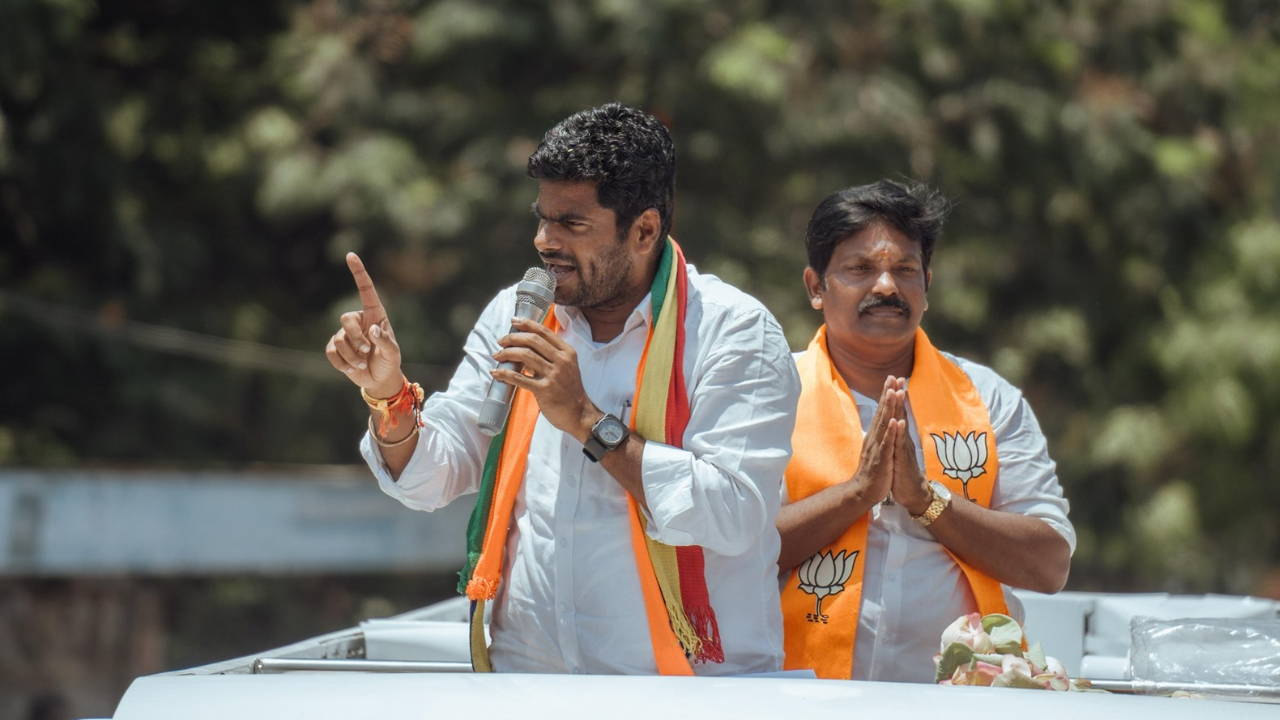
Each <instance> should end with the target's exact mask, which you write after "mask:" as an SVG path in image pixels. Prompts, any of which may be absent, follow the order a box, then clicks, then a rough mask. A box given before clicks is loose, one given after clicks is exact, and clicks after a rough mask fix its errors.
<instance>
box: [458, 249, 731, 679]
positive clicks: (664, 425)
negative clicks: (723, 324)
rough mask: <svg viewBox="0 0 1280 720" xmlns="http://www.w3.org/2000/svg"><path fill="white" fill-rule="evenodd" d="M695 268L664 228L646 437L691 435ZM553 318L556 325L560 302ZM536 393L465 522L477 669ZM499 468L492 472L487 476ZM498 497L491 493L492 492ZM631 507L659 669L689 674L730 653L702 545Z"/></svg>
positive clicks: (501, 438) (648, 362)
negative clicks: (689, 319) (688, 349)
mask: <svg viewBox="0 0 1280 720" xmlns="http://www.w3.org/2000/svg"><path fill="white" fill-rule="evenodd" d="M688 281H689V278H688V270H687V268H686V264H685V260H684V253H683V252H682V251H681V250H680V246H679V245H677V244H676V242H675V240H673V239H671V238H667V242H666V246H665V248H664V250H663V255H662V258H661V259H660V261H659V265H658V272H657V275H656V276H655V277H654V281H653V286H652V288H651V296H650V297H651V302H652V310H653V313H652V315H653V317H652V321H651V322H650V324H649V337H648V339H647V340H646V342H645V348H644V354H643V355H642V356H641V358H640V367H639V369H638V372H637V375H636V406H635V412H634V413H633V415H632V419H631V421H632V427H631V429H632V430H634V431H636V432H637V434H638V435H639V436H640V437H644V438H647V439H649V440H652V441H654V442H662V443H666V444H668V445H672V446H674V447H682V446H683V445H684V431H685V427H686V426H687V425H688V423H689V416H690V409H689V397H688V392H687V390H686V388H685V385H684V347H685V346H684V339H685V338H684V335H685V327H684V325H685V317H686V309H687V306H688ZM546 325H547V327H548V328H550V329H551V330H552V331H553V332H554V331H556V330H557V329H558V328H559V323H558V322H557V321H556V316H555V313H554V311H553V312H551V313H548V315H547V320H546ZM538 415H539V412H538V402H537V400H536V399H535V398H534V397H533V395H532V394H531V393H528V392H524V391H523V390H517V391H516V393H515V398H514V400H513V403H512V406H511V412H510V415H509V416H508V419H507V425H506V428H505V429H504V431H503V433H502V434H500V435H498V436H497V437H495V438H494V439H493V441H492V442H491V445H490V450H489V453H490V458H489V460H487V461H486V463H485V475H486V481H485V482H482V484H481V491H480V498H479V499H478V500H477V506H476V512H474V513H473V515H472V522H471V525H470V526H469V528H468V536H469V541H468V544H469V545H472V544H475V545H478V546H479V547H478V548H475V549H472V548H470V547H469V549H468V556H469V557H468V564H467V566H466V567H465V568H464V569H463V572H462V573H461V576H462V578H461V579H462V582H461V588H460V589H462V590H463V591H465V593H466V595H467V597H469V598H471V600H472V601H473V602H472V604H471V659H472V665H473V666H474V667H475V669H476V671H477V672H492V671H493V664H492V662H491V661H490V659H489V651H488V647H487V646H486V644H485V638H484V626H483V618H484V604H485V602H486V601H487V600H492V599H493V598H494V597H496V595H497V592H498V585H499V583H500V582H501V574H502V565H503V554H504V550H505V548H506V538H507V532H508V531H509V528H510V524H511V515H512V509H513V507H514V505H515V499H516V495H517V494H518V492H519V489H520V485H521V482H522V481H523V479H524V473H525V465H526V460H527V459H528V456H529V445H530V442H531V441H532V439H533V429H534V426H535V425H536V424H537V421H538ZM491 474H492V478H489V476H490V475H491ZM490 498H491V499H490ZM627 503H628V506H629V507H630V510H631V543H632V551H633V553H634V554H635V559H636V565H637V567H638V569H639V572H640V587H641V592H642V594H643V597H644V604H645V614H646V619H647V620H648V624H649V637H650V639H651V641H652V645H653V654H654V659H655V661H656V663H657V666H658V672H659V673H660V674H662V675H692V674H693V668H692V667H691V665H690V660H692V661H694V662H716V663H720V662H724V650H723V646H722V645H721V641H720V630H719V627H718V626H717V623H716V617H715V612H714V611H713V610H712V608H711V600H710V597H709V594H708V592H707V586H706V579H705V570H704V561H703V553H702V548H701V547H699V546H697V545H689V546H682V547H672V546H670V545H665V544H663V543H660V542H658V541H656V540H654V539H652V538H650V537H649V536H648V534H647V533H646V532H645V531H644V516H643V514H642V513H641V511H640V508H639V506H638V505H637V503H636V501H635V498H632V497H631V496H630V495H628V496H627Z"/></svg>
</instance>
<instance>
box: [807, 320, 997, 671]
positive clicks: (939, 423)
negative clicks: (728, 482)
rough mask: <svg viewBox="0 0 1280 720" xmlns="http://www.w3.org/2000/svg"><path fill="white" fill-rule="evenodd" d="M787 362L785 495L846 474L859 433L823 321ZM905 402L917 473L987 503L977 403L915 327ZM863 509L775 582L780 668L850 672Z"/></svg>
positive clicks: (990, 604)
mask: <svg viewBox="0 0 1280 720" xmlns="http://www.w3.org/2000/svg"><path fill="white" fill-rule="evenodd" d="M797 366H798V368H799V371H800V383H801V391H800V405H799V407H798V409H797V411H796V428H795V433H794V434H793V435H792V455H791V463H790V464H789V465H787V472H786V482H787V492H788V495H789V496H790V498H791V501H792V502H795V501H797V500H801V499H803V498H806V497H809V496H810V495H813V494H815V493H817V492H819V491H821V490H823V489H825V488H828V487H831V486H832V485H836V484H838V483H842V482H845V481H846V480H848V479H849V478H851V477H853V474H854V472H856V471H857V469H858V461H859V459H860V458H861V455H862V437H863V429H862V423H861V421H860V420H859V418H858V408H857V405H856V404H855V403H854V401H853V396H852V395H851V394H850V393H849V386H848V385H847V384H846V383H845V381H844V378H842V377H841V376H840V373H839V372H837V371H836V368H835V365H834V363H832V361H831V355H830V354H829V353H828V351H827V328H826V326H825V325H824V326H822V327H821V328H819V329H818V333H817V335H815V336H814V338H813V340H812V341H811V342H810V343H809V349H808V351H807V352H805V354H804V355H803V356H802V357H801V358H800V360H799V361H797ZM910 402H911V410H912V414H913V415H914V417H915V421H916V427H917V428H918V429H919V431H920V437H921V444H922V446H923V447H924V456H925V457H924V466H925V476H926V477H927V478H929V479H930V480H937V481H939V482H941V483H942V484H944V485H946V486H947V487H948V488H950V489H951V491H952V492H953V493H954V497H955V499H954V500H953V501H952V502H960V501H962V500H964V499H966V498H967V499H969V500H972V501H974V502H976V503H978V504H980V505H982V506H983V507H990V506H991V491H992V489H993V488H994V487H995V478H996V470H997V461H996V443H995V433H994V432H993V431H992V429H991V419H990V417H989V415H988V414H987V407H986V404H985V403H984V402H983V401H982V396H981V395H980V394H979V393H978V390H977V388H975V387H974V386H973V382H972V381H971V380H970V379H969V376H968V375H966V374H965V373H964V371H963V370H961V369H960V368H959V367H958V366H956V364H955V363H953V362H952V361H950V360H948V359H947V358H946V357H945V356H944V355H943V354H942V353H940V352H938V351H937V350H936V349H934V347H933V345H932V344H930V342H929V338H928V337H926V336H925V334H924V331H923V330H920V329H917V330H916V338H915V363H914V365H913V367H912V369H911V389H910ZM925 438H932V439H933V442H929V441H928V440H925ZM869 516H870V513H867V514H866V515H863V516H862V517H860V518H858V520H857V521H856V522H854V523H853V525H851V526H849V528H848V529H847V530H845V531H844V534H842V535H841V536H840V537H839V538H837V539H836V541H835V542H833V543H831V544H830V545H829V546H827V547H826V548H824V550H823V551H821V552H819V553H818V554H816V555H814V556H813V557H811V558H809V559H808V560H806V561H805V562H804V563H802V564H801V565H800V566H799V567H797V568H796V569H795V570H793V571H791V573H790V575H789V577H788V579H787V584H786V586H785V587H784V588H783V590H782V619H783V628H784V632H785V648H786V654H787V657H786V668H787V669H789V670H795V669H809V668H812V669H813V670H814V671H815V672H816V673H817V675H818V677H822V678H836V679H848V678H850V677H852V676H853V645H854V640H855V638H856V635H857V632H858V613H859V611H860V609H861V606H862V571H863V567H864V565H865V563H864V562H860V560H863V559H864V557H865V553H866V548H867V530H868V525H869ZM948 553H950V551H949V550H948ZM951 557H952V558H953V559H955V561H956V564H958V565H959V566H960V569H961V570H962V571H963V572H964V575H965V578H966V579H968V581H969V586H970V588H972V590H973V596H974V599H975V600H976V601H977V603H978V612H980V613H982V614H983V615H987V614H989V613H993V612H998V613H1002V614H1007V613H1008V608H1007V607H1006V606H1005V601H1004V591H1003V590H1002V588H1001V587H1000V583H998V582H996V581H995V580H993V579H992V578H990V577H988V576H987V575H985V574H983V573H982V572H980V571H978V570H977V569H975V568H973V567H972V566H970V565H968V564H967V563H965V562H964V561H962V560H961V559H960V558H958V557H956V556H955V554H954V553H951ZM938 630H939V632H941V630H942V628H939V629H938Z"/></svg>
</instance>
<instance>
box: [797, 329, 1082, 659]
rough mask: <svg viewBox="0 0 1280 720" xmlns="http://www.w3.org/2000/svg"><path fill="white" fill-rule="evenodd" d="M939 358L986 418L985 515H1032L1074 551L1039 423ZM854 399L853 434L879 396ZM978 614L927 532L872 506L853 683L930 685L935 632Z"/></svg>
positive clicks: (1004, 388) (987, 378) (911, 421)
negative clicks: (989, 455) (990, 443)
mask: <svg viewBox="0 0 1280 720" xmlns="http://www.w3.org/2000/svg"><path fill="white" fill-rule="evenodd" d="M943 354H944V355H946V356H947V357H948V358H950V359H951V360H952V361H954V362H955V363H956V364H957V365H958V366H960V369H961V370H964V372H965V374H967V375H968V376H969V379H970V380H972V381H973V384H974V387H976V388H977V390H978V392H979V393H980V394H981V396H982V399H983V401H984V402H985V403H986V405H987V411H988V413H989V414H990V417H991V429H992V430H993V431H994V432H995V436H996V452H997V458H998V459H999V469H998V470H997V473H996V482H995V489H994V490H993V491H992V494H991V509H993V510H1000V511H1003V512H1013V513H1018V514H1021V515H1029V516H1031V517H1035V518H1040V519H1041V520H1043V521H1045V522H1047V523H1048V524H1049V526H1050V527H1052V528H1053V529H1054V530H1056V531H1058V532H1059V533H1060V534H1061V535H1062V537H1064V538H1066V540H1067V543H1068V544H1069V545H1070V546H1071V551H1072V552H1073V553H1074V552H1075V547H1076V534H1075V529H1074V528H1072V526H1071V522H1070V521H1069V520H1068V519H1067V510H1068V504H1067V500H1066V498H1064V497H1063V496H1062V488H1061V487H1060V486H1059V485H1058V476H1057V472H1056V466H1055V464H1054V462H1053V460H1051V459H1050V458H1049V448H1048V445H1047V443H1046V442H1045V437H1044V434H1043V433H1042V432H1041V431H1040V424H1039V423H1038V422H1036V417H1035V414H1033V413H1032V412H1031V406H1030V405H1028V404H1027V401H1026V400H1025V399H1024V398H1023V397H1022V392H1021V391H1019V390H1018V389H1017V388H1015V387H1014V386H1013V385H1010V384H1009V383H1008V381H1006V380H1005V379H1004V378H1002V377H1000V376H999V375H997V374H996V373H995V372H994V371H992V370H991V369H990V368H988V367H985V366H983V365H979V364H977V363H973V362H969V361H968V360H965V359H963V358H958V357H955V356H954V355H951V354H949V353H943ZM910 389H911V381H910V379H908V380H907V390H908V392H907V398H908V406H907V428H908V431H909V433H910V435H911V441H912V442H913V443H915V446H916V458H917V460H918V461H919V463H920V467H921V469H922V470H923V469H924V450H923V448H922V447H921V444H920V431H919V429H918V428H917V427H916V420H915V416H914V415H913V414H912V412H911V407H910V397H911V393H910ZM853 398H854V401H855V402H856V403H857V406H858V418H859V420H860V421H861V422H862V427H863V428H864V430H865V429H867V428H870V427H871V421H872V419H873V418H874V417H875V412H876V406H877V405H878V404H879V402H880V401H879V399H878V398H870V397H867V396H865V395H863V394H861V393H858V392H853ZM956 497H957V498H961V499H962V496H960V495H957V496H956ZM952 502H956V500H952ZM786 581H787V582H790V579H789V578H788V579H787V580H786ZM1005 599H1006V600H1007V601H1008V603H1009V610H1010V613H1011V614H1013V615H1014V617H1016V618H1017V619H1018V620H1019V621H1021V620H1022V617H1021V615H1022V606H1021V604H1020V603H1019V602H1018V600H1017V599H1016V598H1015V597H1014V596H1013V595H1012V593H1010V592H1009V589H1008V588H1007V587H1006V588H1005ZM977 609H978V606H977V602H976V601H975V600H974V598H973V593H972V592H971V591H970V589H969V582H968V580H966V579H965V576H964V573H963V572H962V571H961V570H960V566H959V565H957V564H956V563H955V561H954V560H952V559H951V556H950V555H948V554H947V551H946V549H945V548H944V547H943V545H942V544H941V543H939V542H938V541H937V540H935V539H934V537H933V535H932V534H931V533H930V532H929V530H928V529H927V528H925V527H924V526H922V525H920V524H919V523H917V522H916V521H914V520H912V519H911V516H910V514H909V513H908V512H907V510H906V508H904V507H903V506H902V505H898V504H895V505H881V504H876V505H874V506H872V508H871V522H870V527H869V529H868V532H867V552H866V565H865V566H864V571H863V576H862V610H861V612H860V613H859V614H858V635H857V640H856V642H855V643H854V653H853V655H854V657H853V679H855V680H883V681H892V682H926V683H931V682H933V677H934V666H933V656H934V655H935V654H937V652H938V647H939V641H940V638H941V637H942V631H943V630H944V629H945V628H946V627H947V626H948V625H950V624H951V623H952V622H954V621H955V619H956V618H958V617H960V616H961V615H966V614H968V613H971V612H975V611H976V610H977Z"/></svg>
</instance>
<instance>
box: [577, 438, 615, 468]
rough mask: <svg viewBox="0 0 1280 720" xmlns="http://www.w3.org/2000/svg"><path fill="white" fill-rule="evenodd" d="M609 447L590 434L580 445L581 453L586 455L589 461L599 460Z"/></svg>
mask: <svg viewBox="0 0 1280 720" xmlns="http://www.w3.org/2000/svg"><path fill="white" fill-rule="evenodd" d="M610 449H611V448H608V447H606V446H605V444H604V443H602V442H600V439H599V438H597V437H596V436H595V435H592V436H591V437H588V438H587V442H586V443H584V444H583V445H582V454H583V455H586V456H587V458H588V459H590V460H591V462H600V461H601V460H603V459H604V456H605V453H607V452H609V450H610Z"/></svg>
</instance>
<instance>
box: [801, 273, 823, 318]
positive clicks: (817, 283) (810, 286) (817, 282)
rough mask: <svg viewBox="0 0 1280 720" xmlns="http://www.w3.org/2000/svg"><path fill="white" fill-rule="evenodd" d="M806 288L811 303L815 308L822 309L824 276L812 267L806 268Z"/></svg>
mask: <svg viewBox="0 0 1280 720" xmlns="http://www.w3.org/2000/svg"><path fill="white" fill-rule="evenodd" d="M804 289H805V290H806V291H807V292H808V293H809V304H810V305H812V306H813V309H814V310H821V309H822V278H821V277H819V276H818V271H817V270H814V269H813V268H811V267H807V268H805V269H804Z"/></svg>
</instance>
